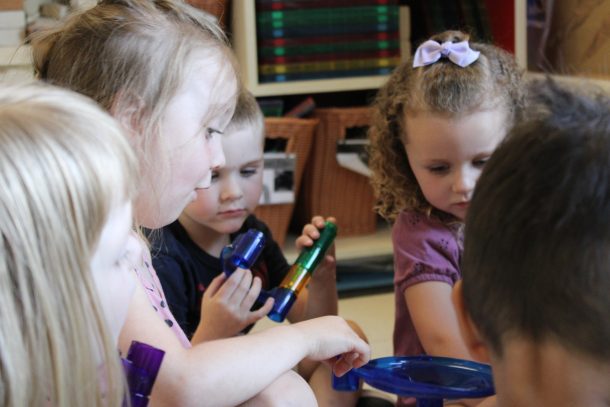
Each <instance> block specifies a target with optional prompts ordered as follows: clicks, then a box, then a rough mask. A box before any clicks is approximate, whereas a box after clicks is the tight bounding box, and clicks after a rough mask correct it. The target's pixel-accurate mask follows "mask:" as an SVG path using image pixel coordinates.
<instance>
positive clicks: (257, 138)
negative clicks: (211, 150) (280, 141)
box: [221, 123, 264, 155]
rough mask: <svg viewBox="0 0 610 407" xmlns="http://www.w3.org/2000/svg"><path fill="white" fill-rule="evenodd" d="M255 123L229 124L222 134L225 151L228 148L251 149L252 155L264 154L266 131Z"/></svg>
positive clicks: (243, 150) (237, 149)
mask: <svg viewBox="0 0 610 407" xmlns="http://www.w3.org/2000/svg"><path fill="white" fill-rule="evenodd" d="M260 127H261V126H258V125H256V124H254V123H242V124H239V125H229V127H228V128H227V129H226V131H225V134H224V135H222V136H221V137H222V146H223V149H224V150H225V153H226V152H227V151H228V150H236V151H242V152H246V151H250V152H251V154H250V155H262V153H263V144H264V131H263V129H261V128H260Z"/></svg>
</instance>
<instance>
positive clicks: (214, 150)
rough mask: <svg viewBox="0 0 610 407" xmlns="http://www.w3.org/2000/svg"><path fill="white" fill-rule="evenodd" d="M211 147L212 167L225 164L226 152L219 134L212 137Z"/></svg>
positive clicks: (216, 167) (215, 167)
mask: <svg viewBox="0 0 610 407" xmlns="http://www.w3.org/2000/svg"><path fill="white" fill-rule="evenodd" d="M209 148H210V168H212V169H214V170H215V169H218V168H220V167H222V166H224V165H225V153H224V151H223V149H222V142H221V140H220V137H219V136H218V135H215V137H212V139H211V140H210V144H209Z"/></svg>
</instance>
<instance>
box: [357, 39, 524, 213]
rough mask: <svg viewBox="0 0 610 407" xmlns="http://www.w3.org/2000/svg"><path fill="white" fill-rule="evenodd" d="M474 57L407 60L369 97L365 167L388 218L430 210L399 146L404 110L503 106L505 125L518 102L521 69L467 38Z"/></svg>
mask: <svg viewBox="0 0 610 407" xmlns="http://www.w3.org/2000/svg"><path fill="white" fill-rule="evenodd" d="M468 39H469V37H468V35H467V34H464V33H462V32H459V31H446V32H443V33H441V34H438V35H435V36H433V37H432V38H431V40H434V41H437V42H438V43H444V42H447V41H450V42H461V41H465V40H468ZM470 48H472V49H473V50H476V51H479V52H480V56H479V58H478V59H477V60H476V61H475V62H473V63H472V64H471V65H469V66H467V67H465V68H462V67H460V66H458V65H456V64H454V63H453V62H451V61H449V60H448V59H445V58H441V59H440V60H439V61H437V62H436V63H433V64H431V65H428V66H425V67H423V68H413V59H409V60H408V61H406V62H404V63H403V64H401V65H400V66H399V67H397V68H396V69H395V70H394V72H393V73H392V75H391V76H390V78H389V79H388V81H387V83H386V84H385V85H384V86H383V87H382V88H381V89H380V91H379V93H378V94H377V97H376V100H375V102H374V105H373V107H374V116H373V124H372V126H371V128H370V130H369V138H370V141H371V145H370V149H369V153H370V160H369V166H370V168H371V170H372V172H373V175H372V178H371V183H372V185H373V189H374V191H375V194H376V196H377V204H376V207H375V209H376V210H377V212H378V213H379V214H380V215H381V216H383V217H384V218H386V219H388V220H390V221H394V219H396V216H397V215H398V214H399V213H400V212H401V211H403V210H414V211H418V212H421V213H423V214H426V215H430V214H435V215H437V216H439V217H440V218H441V220H445V218H446V217H444V216H443V215H442V214H441V213H438V212H439V211H435V210H433V208H432V207H431V205H430V204H429V203H428V202H427V201H426V199H425V198H424V196H423V194H422V192H421V189H420V188H419V185H418V183H417V180H416V179H415V175H414V174H413V171H412V170H411V167H410V166H409V162H408V159H407V155H406V152H405V149H404V145H405V143H406V142H407V138H408V134H406V128H405V114H406V113H413V114H416V113H421V112H426V113H432V114H436V115H441V116H444V117H447V118H455V117H461V116H463V115H467V114H471V113H474V112H476V111H478V110H482V109H491V108H496V107H501V108H504V109H505V111H506V113H507V123H506V126H507V128H508V127H510V125H511V124H512V122H513V121H514V120H515V118H516V117H517V115H518V114H519V112H520V109H521V107H522V105H523V100H524V96H523V91H522V83H521V81H522V72H521V70H520V69H519V68H518V66H517V64H516V62H515V60H514V58H513V57H512V56H511V55H510V54H508V53H507V52H505V51H503V50H501V49H499V48H497V47H495V46H493V45H489V44H481V43H477V42H471V43H470Z"/></svg>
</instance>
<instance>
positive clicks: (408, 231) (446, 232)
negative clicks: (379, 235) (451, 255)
mask: <svg viewBox="0 0 610 407" xmlns="http://www.w3.org/2000/svg"><path fill="white" fill-rule="evenodd" d="M462 229H463V228H462V227H461V224H458V223H455V224H447V223H445V222H442V221H441V220H440V219H437V218H435V217H434V216H427V215H426V214H423V213H420V212H416V211H411V210H405V211H402V212H400V214H398V216H397V218H396V221H395V222H394V225H393V227H392V240H393V241H394V242H395V243H396V242H399V241H401V242H403V243H404V242H405V241H412V242H422V241H428V242H434V241H436V242H455V243H456V244H457V245H458V246H459V245H460V244H459V242H460V240H461V236H462Z"/></svg>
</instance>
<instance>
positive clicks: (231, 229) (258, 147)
mask: <svg viewBox="0 0 610 407" xmlns="http://www.w3.org/2000/svg"><path fill="white" fill-rule="evenodd" d="M264 142H265V122H264V117H263V113H262V111H261V110H260V107H259V105H258V103H257V102H256V99H255V98H254V96H253V95H252V94H251V93H250V92H248V91H246V90H243V91H242V92H241V93H240V95H239V98H238V101H237V107H236V109H235V112H234V114H233V117H232V118H231V122H230V123H229V125H228V126H227V129H226V130H225V134H224V135H223V136H222V148H223V151H224V154H225V164H224V165H223V166H221V167H220V168H218V169H217V170H215V171H214V172H213V173H212V184H211V186H210V187H209V188H208V189H204V190H201V191H199V192H198V193H197V200H196V201H194V202H193V203H191V204H189V205H188V206H187V207H186V209H185V210H184V212H183V214H182V216H181V217H180V220H181V222H182V223H183V224H185V223H186V224H187V225H185V226H186V227H187V229H188V228H189V225H193V224H194V225H195V226H196V227H197V225H198V226H201V227H204V228H206V229H207V230H208V232H209V235H210V238H211V239H213V238H215V236H218V235H228V234H230V233H235V232H237V231H238V230H239V229H240V228H241V227H242V225H243V223H244V221H245V220H246V218H247V217H248V216H249V215H251V214H253V213H254V210H255V209H256V207H257V206H258V202H259V199H260V196H261V193H262V189H263V164H264V162H263V149H264Z"/></svg>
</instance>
